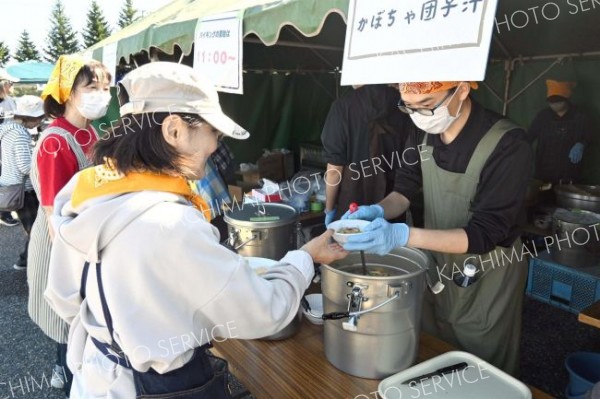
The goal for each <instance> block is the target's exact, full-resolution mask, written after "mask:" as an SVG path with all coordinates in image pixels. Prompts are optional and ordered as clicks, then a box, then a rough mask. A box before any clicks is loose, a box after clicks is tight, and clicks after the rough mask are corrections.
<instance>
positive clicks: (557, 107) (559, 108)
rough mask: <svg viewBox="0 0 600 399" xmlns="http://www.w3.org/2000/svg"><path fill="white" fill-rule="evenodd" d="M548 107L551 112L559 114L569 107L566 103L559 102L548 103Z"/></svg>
mask: <svg viewBox="0 0 600 399" xmlns="http://www.w3.org/2000/svg"><path fill="white" fill-rule="evenodd" d="M548 106H549V107H550V109H551V110H552V111H554V112H555V113H557V114H558V113H560V112H565V111H566V110H567V109H568V108H569V106H568V104H567V102H566V101H559V102H554V103H548Z"/></svg>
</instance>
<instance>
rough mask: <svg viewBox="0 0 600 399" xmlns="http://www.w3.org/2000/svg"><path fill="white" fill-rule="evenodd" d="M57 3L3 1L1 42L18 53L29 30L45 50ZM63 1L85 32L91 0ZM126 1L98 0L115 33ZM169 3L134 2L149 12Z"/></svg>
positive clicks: (77, 27) (77, 26)
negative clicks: (20, 40) (18, 48)
mask: <svg viewBox="0 0 600 399" xmlns="http://www.w3.org/2000/svg"><path fill="white" fill-rule="evenodd" d="M54 2H55V1H54V0H0V15H1V16H2V22H1V25H0V41H3V42H4V43H5V44H7V45H8V46H9V47H10V50H11V54H13V53H14V52H15V50H16V47H17V43H18V41H19V36H20V34H21V32H22V31H23V30H24V29H27V31H28V32H29V34H30V36H31V38H32V40H33V41H34V42H35V44H36V46H37V48H38V51H40V52H41V53H43V49H44V48H45V47H46V37H47V36H48V32H49V30H50V26H51V22H50V14H51V13H52V7H53V5H54ZM62 2H63V4H64V6H65V12H66V14H67V16H68V17H69V19H70V20H71V24H72V25H73V28H74V29H75V31H77V32H82V31H83V29H84V25H85V22H86V16H87V12H88V10H89V8H90V4H91V0H62ZM124 2H125V1H124V0H98V4H99V5H100V8H102V11H103V13H104V17H105V18H106V20H107V21H108V23H109V24H110V25H111V28H112V29H113V32H115V31H116V30H117V28H118V25H117V21H118V19H119V12H120V11H121V8H122V7H123V4H124ZM170 2H171V0H133V5H134V7H135V8H136V9H138V11H143V12H145V13H149V12H152V11H154V10H156V9H158V8H160V7H162V6H164V5H165V4H168V3H170ZM78 40H79V41H80V43H81V42H82V38H81V34H79V35H78Z"/></svg>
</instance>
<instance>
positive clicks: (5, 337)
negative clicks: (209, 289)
mask: <svg viewBox="0 0 600 399" xmlns="http://www.w3.org/2000/svg"><path fill="white" fill-rule="evenodd" d="M24 237H25V233H24V232H23V229H22V228H21V227H20V226H17V227H5V226H0V398H3V399H8V398H11V399H13V398H22V399H29V398H31V399H34V398H35V399H38V398H39V399H57V398H63V395H62V394H61V393H62V392H61V391H60V390H57V389H53V388H51V387H50V377H51V369H52V365H53V364H54V360H55V345H54V343H53V342H52V341H51V340H49V339H48V338H46V337H45V336H44V334H43V333H42V332H41V331H40V330H39V328H38V327H37V326H36V325H34V324H33V323H32V322H31V320H30V319H29V317H28V316H27V280H26V273H25V271H17V270H14V269H13V268H12V265H13V263H14V261H15V260H16V258H17V255H18V253H19V251H20V250H21V248H22V246H23V245H24ZM578 350H588V351H596V352H600V330H596V329H593V328H591V327H587V326H584V325H581V323H578V322H577V320H576V315H574V314H571V313H568V312H565V311H562V310H559V309H556V308H554V307H551V306H549V305H546V304H542V303H539V302H537V301H533V300H531V299H529V298H527V299H526V302H525V310H524V315H523V340H522V349H521V351H522V356H521V371H522V379H523V380H524V381H525V382H527V383H530V384H533V385H535V386H537V387H539V388H541V389H543V390H545V391H547V392H549V393H551V394H553V395H555V396H557V397H564V395H563V394H564V389H565V386H566V384H567V373H566V371H565V369H564V365H563V364H564V359H565V357H566V356H567V354H569V353H571V352H575V351H578ZM281 399H287V398H281ZM306 399H312V398H306ZM482 399H484V398H482Z"/></svg>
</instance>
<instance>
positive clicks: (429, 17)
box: [356, 0, 485, 32]
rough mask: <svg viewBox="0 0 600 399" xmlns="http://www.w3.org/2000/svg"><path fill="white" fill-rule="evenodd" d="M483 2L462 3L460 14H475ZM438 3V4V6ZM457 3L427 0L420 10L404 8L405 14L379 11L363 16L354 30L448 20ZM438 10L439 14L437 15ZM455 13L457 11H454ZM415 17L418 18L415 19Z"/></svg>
mask: <svg viewBox="0 0 600 399" xmlns="http://www.w3.org/2000/svg"><path fill="white" fill-rule="evenodd" d="M484 1H485V0H466V1H463V2H462V5H463V8H462V12H463V13H464V12H472V13H476V12H477V5H478V4H479V3H481V2H484ZM438 3H439V4H438ZM458 5H459V3H457V2H456V0H444V1H438V0H429V1H426V2H424V3H423V4H422V5H421V8H420V10H419V9H417V10H416V11H417V12H415V10H413V9H409V8H408V7H407V8H406V10H407V11H406V12H403V11H401V10H398V9H396V8H392V9H390V10H385V9H384V10H381V11H379V12H377V14H375V15H371V16H370V17H369V16H363V17H362V18H361V19H360V20H359V21H358V26H357V28H356V30H357V31H359V32H364V31H365V29H375V30H377V29H381V28H383V29H385V28H391V27H393V26H394V24H395V23H396V21H398V23H405V24H407V25H410V24H411V22H413V23H416V22H419V21H424V22H428V21H434V20H435V18H436V16H437V17H439V18H448V16H450V13H451V11H452V9H453V8H456V7H458ZM438 10H439V13H438ZM456 12H457V11H456ZM417 16H419V18H418V19H417Z"/></svg>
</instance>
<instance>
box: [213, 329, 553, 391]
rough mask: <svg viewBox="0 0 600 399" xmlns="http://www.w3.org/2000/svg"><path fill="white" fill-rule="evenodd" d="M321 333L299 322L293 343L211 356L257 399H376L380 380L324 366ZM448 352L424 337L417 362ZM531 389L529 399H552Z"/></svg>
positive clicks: (242, 343) (222, 350)
mask: <svg viewBox="0 0 600 399" xmlns="http://www.w3.org/2000/svg"><path fill="white" fill-rule="evenodd" d="M322 332H323V327H322V326H315V325H312V324H310V323H309V322H308V321H306V320H303V322H302V328H301V329H300V331H299V332H298V334H297V335H296V336H294V337H293V338H290V339H287V340H283V341H260V340H251V341H250V340H236V339H233V340H227V341H224V342H221V343H218V342H214V345H215V347H214V348H213V351H214V352H215V353H216V354H217V355H218V356H221V357H224V358H225V359H227V360H228V361H229V367H230V369H231V372H232V373H233V374H234V375H235V376H236V377H237V378H238V379H239V380H240V381H241V382H242V383H243V384H244V385H245V386H246V388H248V390H249V391H250V392H252V394H253V395H254V396H255V397H256V398H258V399H266V398H277V399H296V398H298V399H312V398H319V399H342V398H343V399H367V398H368V399H371V398H372V399H376V398H377V397H378V396H377V394H376V392H377V386H378V385H379V380H369V379H363V378H358V377H353V376H351V375H349V374H346V373H344V372H342V371H340V370H338V369H336V368H335V367H334V366H333V365H332V364H331V363H329V361H327V359H326V358H325V354H324V352H323V333H322ZM451 350H453V348H452V347H451V346H450V345H448V344H446V343H445V342H443V341H440V340H439V339H437V338H434V337H432V336H430V335H428V334H425V333H422V334H421V340H420V347H419V354H418V357H417V362H423V361H425V360H427V359H430V358H432V357H435V356H438V355H440V354H442V353H445V352H449V351H451ZM529 388H530V389H531V391H532V393H533V399H549V398H552V396H550V395H548V394H546V393H544V392H542V391H540V390H538V389H536V388H534V387H529ZM360 395H362V396H360Z"/></svg>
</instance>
